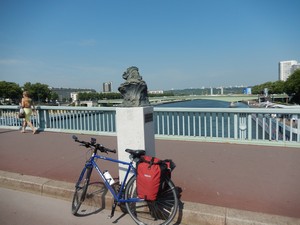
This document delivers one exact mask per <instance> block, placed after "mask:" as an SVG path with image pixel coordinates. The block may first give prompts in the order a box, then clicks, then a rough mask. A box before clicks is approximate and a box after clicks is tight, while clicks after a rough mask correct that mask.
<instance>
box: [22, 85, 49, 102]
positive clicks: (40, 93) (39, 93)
mask: <svg viewBox="0 0 300 225" xmlns="http://www.w3.org/2000/svg"><path fill="white" fill-rule="evenodd" d="M23 89H24V91H28V92H29V94H30V97H31V98H32V99H33V100H34V101H37V102H46V99H51V90H50V89H49V87H48V85H47V84H41V83H35V84H31V83H30V82H27V83H25V84H24V86H23Z"/></svg>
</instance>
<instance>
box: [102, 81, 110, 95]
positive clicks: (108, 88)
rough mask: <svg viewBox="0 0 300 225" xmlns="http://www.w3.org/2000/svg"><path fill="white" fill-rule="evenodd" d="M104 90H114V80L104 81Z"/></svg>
mask: <svg viewBox="0 0 300 225" xmlns="http://www.w3.org/2000/svg"><path fill="white" fill-rule="evenodd" d="M103 92H104V93H108V92H112V82H105V83H103Z"/></svg>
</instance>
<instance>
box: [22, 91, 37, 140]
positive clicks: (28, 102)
mask: <svg viewBox="0 0 300 225" xmlns="http://www.w3.org/2000/svg"><path fill="white" fill-rule="evenodd" d="M21 107H22V108H23V109H24V111H25V118H24V120H23V124H22V131H21V132H22V133H25V129H26V127H27V125H29V126H30V128H31V129H32V133H33V134H36V129H35V127H34V126H33V124H32V123H31V120H30V116H31V114H32V112H35V106H34V103H33V101H32V99H31V98H30V97H29V93H28V92H27V91H24V92H23V98H22V101H21Z"/></svg>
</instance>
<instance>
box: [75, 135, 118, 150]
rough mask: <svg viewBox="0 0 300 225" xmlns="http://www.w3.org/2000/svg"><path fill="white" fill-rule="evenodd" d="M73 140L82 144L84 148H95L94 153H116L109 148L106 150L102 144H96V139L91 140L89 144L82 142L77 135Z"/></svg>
mask: <svg viewBox="0 0 300 225" xmlns="http://www.w3.org/2000/svg"><path fill="white" fill-rule="evenodd" d="M72 138H73V139H74V141H75V142H78V143H80V144H82V146H84V147H86V148H94V151H95V152H96V151H98V150H99V151H100V152H105V153H108V152H111V153H116V152H117V151H116V149H113V150H112V149H109V148H106V147H104V146H103V145H101V144H97V143H96V139H93V138H92V139H91V141H90V142H87V141H80V140H79V139H78V138H77V137H76V136H75V135H73V136H72Z"/></svg>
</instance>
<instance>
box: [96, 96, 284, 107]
mask: <svg viewBox="0 0 300 225" xmlns="http://www.w3.org/2000/svg"><path fill="white" fill-rule="evenodd" d="M269 98H270V99H271V100H272V101H274V100H276V99H286V98H288V96H287V95H284V94H281V95H271V96H269ZM198 99H206V100H219V101H225V102H243V101H244V102H247V101H255V100H258V99H259V96H258V95H244V94H233V95H184V96H164V97H149V100H150V103H151V104H154V105H155V104H162V103H171V102H181V101H190V100H198ZM122 102H123V99H106V100H99V101H98V103H99V104H100V105H104V106H106V105H119V104H121V103H122Z"/></svg>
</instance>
